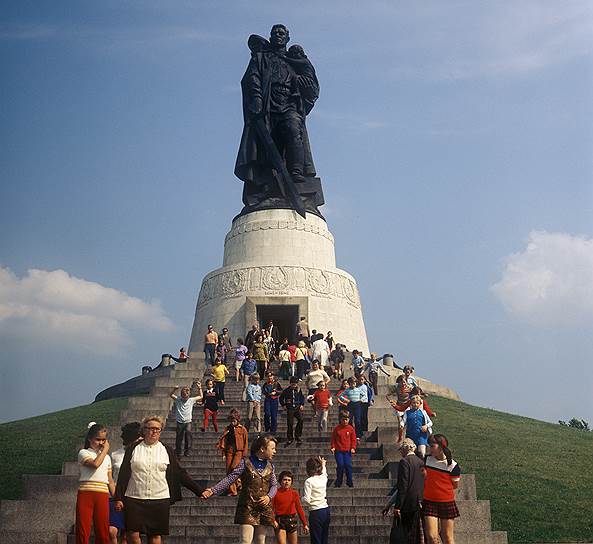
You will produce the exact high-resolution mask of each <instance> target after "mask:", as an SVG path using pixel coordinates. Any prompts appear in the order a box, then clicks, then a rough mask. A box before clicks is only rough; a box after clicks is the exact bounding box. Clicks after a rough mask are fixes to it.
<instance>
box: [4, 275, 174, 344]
mask: <svg viewBox="0 0 593 544" xmlns="http://www.w3.org/2000/svg"><path fill="white" fill-rule="evenodd" d="M138 326H141V327H142V328H145V329H150V330H155V331H168V330H170V329H171V328H172V323H171V321H170V319H169V318H168V317H167V316H166V315H165V314H164V312H163V310H162V308H161V306H160V304H159V303H158V302H144V301H143V300H141V299H139V298H136V297H132V296H130V295H128V294H127V293H124V292H123V291H118V290H117V289H112V288H110V287H104V286H103V285H100V284H98V283H95V282H91V281H87V280H84V279H81V278H76V277H74V276H71V275H70V274H68V273H67V272H65V271H64V270H53V271H47V270H35V269H33V270H28V271H27V274H26V275H25V276H23V277H22V278H19V277H17V276H16V274H14V273H13V272H12V271H11V270H10V269H8V268H3V267H0V333H1V334H2V335H4V336H9V337H11V338H12V339H15V338H18V339H20V340H22V341H23V342H27V343H28V344H40V345H49V344H51V345H60V344H61V345H68V347H69V349H77V348H78V349H80V350H88V349H92V350H93V351H94V352H95V353H104V354H109V353H117V352H119V351H121V350H122V349H124V348H125V347H127V346H129V345H131V337H130V330H131V329H132V328H133V327H138Z"/></svg>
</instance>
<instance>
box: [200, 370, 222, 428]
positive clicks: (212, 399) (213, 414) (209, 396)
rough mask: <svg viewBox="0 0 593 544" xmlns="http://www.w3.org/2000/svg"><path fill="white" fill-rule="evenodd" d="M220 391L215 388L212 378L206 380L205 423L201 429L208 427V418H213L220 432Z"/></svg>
mask: <svg viewBox="0 0 593 544" xmlns="http://www.w3.org/2000/svg"><path fill="white" fill-rule="evenodd" d="M219 400H220V399H219V396H218V392H217V391H216V390H215V389H214V382H213V381H212V380H210V379H208V380H206V390H205V391H204V400H203V401H202V402H203V403H204V424H203V425H202V428H201V431H202V432H204V431H205V430H206V429H207V428H208V420H209V419H210V418H212V425H213V426H214V431H215V432H218V420H217V417H218V401H219Z"/></svg>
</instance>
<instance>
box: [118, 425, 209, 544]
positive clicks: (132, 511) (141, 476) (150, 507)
mask: <svg viewBox="0 0 593 544" xmlns="http://www.w3.org/2000/svg"><path fill="white" fill-rule="evenodd" d="M163 426H164V420H163V418H161V417H159V416H149V417H147V418H144V420H143V421H142V433H143V436H144V440H142V441H140V442H138V443H135V444H133V445H132V446H130V447H129V448H128V449H127V450H126V453H125V455H124V459H123V461H122V465H121V468H120V471H119V477H118V479H117V488H116V490H115V499H116V503H115V509H116V510H119V511H121V510H122V509H123V510H124V513H125V525H126V534H127V538H128V542H129V543H130V544H141V538H140V535H141V534H145V535H147V537H148V544H160V543H161V536H162V535H168V534H169V508H170V506H171V504H172V503H174V502H176V501H179V500H181V486H182V485H183V486H184V487H187V488H188V489H189V490H191V491H193V492H194V493H195V494H196V495H200V494H201V493H202V491H203V490H204V488H203V486H200V485H199V484H198V483H197V482H195V481H194V480H192V479H191V478H190V476H189V474H188V473H187V472H186V471H185V470H184V469H183V468H181V466H180V465H179V462H178V461H177V457H176V455H175V452H174V450H173V449H172V448H171V447H170V446H166V445H165V444H163V443H162V442H160V436H161V431H162V430H163Z"/></svg>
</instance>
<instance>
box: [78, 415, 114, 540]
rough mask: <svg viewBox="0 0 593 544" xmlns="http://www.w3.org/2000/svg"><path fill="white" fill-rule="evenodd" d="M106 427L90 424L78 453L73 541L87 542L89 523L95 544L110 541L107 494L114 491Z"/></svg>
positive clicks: (89, 533)
mask: <svg viewBox="0 0 593 544" xmlns="http://www.w3.org/2000/svg"><path fill="white" fill-rule="evenodd" d="M108 453H109V441H108V440H107V429H106V428H105V425H101V424H100V423H95V422H94V421H93V422H92V423H89V426H88V432H87V434H86V438H85V441H84V448H83V449H81V450H80V451H79V452H78V463H79V464H80V479H79V485H78V495H77V497H76V544H87V543H88V541H89V537H90V536H91V522H92V524H93V526H94V530H95V542H96V543H97V544H109V493H110V492H112V493H113V491H114V485H113V479H112V477H111V458H110V457H109V455H107V454H108Z"/></svg>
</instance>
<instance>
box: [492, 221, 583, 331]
mask: <svg viewBox="0 0 593 544" xmlns="http://www.w3.org/2000/svg"><path fill="white" fill-rule="evenodd" d="M491 290H492V292H493V293H494V294H495V295H496V297H497V298H498V299H499V300H500V302H501V303H502V304H503V306H504V308H505V310H506V311H507V312H508V313H509V314H510V315H512V316H514V317H516V318H518V319H520V320H523V321H527V322H529V323H535V324H545V325H567V324H568V325H570V324H582V325H586V326H589V325H591V323H592V320H593V239H591V238H585V237H580V236H571V235H569V234H565V233H550V232H545V231H533V232H531V233H530V234H529V239H528V241H527V247H526V248H525V250H524V251H522V252H520V253H513V254H512V255H509V256H508V257H507V258H506V264H505V268H504V271H503V275H502V279H501V280H500V281H499V282H498V283H496V284H495V285H493V286H492V287H491Z"/></svg>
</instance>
